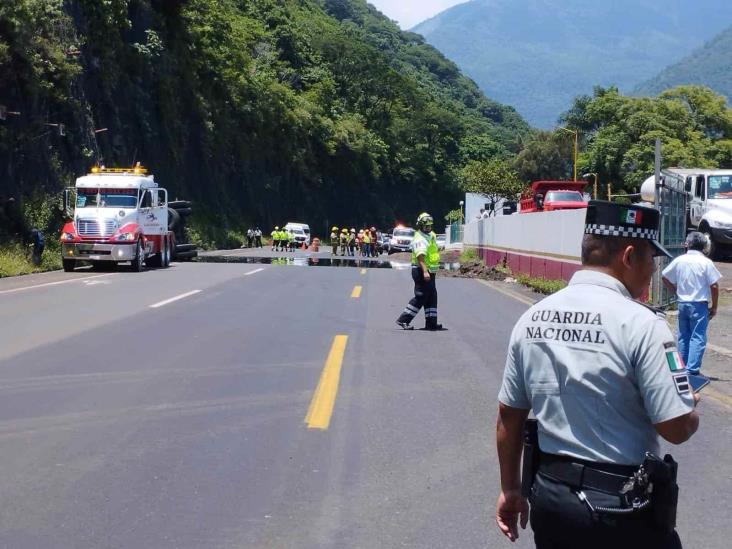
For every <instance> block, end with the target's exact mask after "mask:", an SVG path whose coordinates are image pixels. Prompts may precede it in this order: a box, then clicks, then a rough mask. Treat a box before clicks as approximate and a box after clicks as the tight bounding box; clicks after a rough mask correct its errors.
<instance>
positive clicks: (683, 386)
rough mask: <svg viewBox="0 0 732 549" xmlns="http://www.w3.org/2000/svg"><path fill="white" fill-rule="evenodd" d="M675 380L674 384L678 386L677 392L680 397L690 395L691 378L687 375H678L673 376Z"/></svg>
mask: <svg viewBox="0 0 732 549" xmlns="http://www.w3.org/2000/svg"><path fill="white" fill-rule="evenodd" d="M673 378H674V384H675V385H676V392H677V393H679V394H680V395H685V394H688V393H689V390H690V387H691V386H690V385H689V376H688V375H686V374H678V375H675V376H673Z"/></svg>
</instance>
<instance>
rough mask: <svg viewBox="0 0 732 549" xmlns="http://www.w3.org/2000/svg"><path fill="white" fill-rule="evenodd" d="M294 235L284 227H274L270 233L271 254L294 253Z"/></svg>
mask: <svg viewBox="0 0 732 549" xmlns="http://www.w3.org/2000/svg"><path fill="white" fill-rule="evenodd" d="M295 246H296V243H295V235H294V234H292V232H290V231H288V230H287V229H285V228H284V227H283V228H282V229H280V228H279V227H275V228H274V231H272V251H273V252H288V251H289V252H294V251H295Z"/></svg>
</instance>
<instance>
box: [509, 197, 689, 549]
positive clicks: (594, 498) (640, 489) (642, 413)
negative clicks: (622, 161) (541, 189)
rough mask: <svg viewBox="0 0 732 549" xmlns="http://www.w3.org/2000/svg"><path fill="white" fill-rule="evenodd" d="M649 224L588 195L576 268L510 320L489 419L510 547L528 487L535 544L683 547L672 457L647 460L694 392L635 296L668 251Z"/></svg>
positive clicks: (684, 424)
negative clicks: (533, 432)
mask: <svg viewBox="0 0 732 549" xmlns="http://www.w3.org/2000/svg"><path fill="white" fill-rule="evenodd" d="M658 226H659V213H658V211H657V210H655V209H652V208H645V207H641V206H625V205H619V204H614V203H611V202H602V201H590V203H589V206H588V208H587V213H586V220H585V236H584V239H583V241H582V265H583V269H582V270H580V271H578V272H577V273H576V274H575V275H574V276H573V277H572V279H571V281H570V283H569V285H568V286H567V288H565V289H563V290H561V291H559V292H557V293H556V294H554V295H552V296H550V297H548V298H546V299H544V300H543V301H541V302H539V303H537V304H536V305H534V306H533V307H531V308H530V309H529V310H528V311H527V312H526V313H524V315H523V316H522V317H521V318H520V319H519V321H518V322H517V324H516V326H515V327H514V330H513V333H512V334H511V340H510V343H509V348H508V357H507V360H506V368H505V371H504V377H503V385H502V387H501V391H500V394H499V396H498V400H499V409H498V422H497V427H496V438H497V446H498V458H499V464H500V478H501V492H500V495H499V497H498V503H497V506H496V522H497V523H498V527H499V529H500V530H501V531H502V532H503V534H505V535H506V536H507V537H508V538H509V539H510V540H511V541H514V540H515V539H516V538H517V537H518V527H517V522H518V521H519V520H520V523H521V527H522V528H525V527H526V522H527V518H528V511H529V507H528V503H527V501H526V499H524V497H522V492H523V494H526V495H528V496H529V498H528V501H529V502H530V503H531V513H530V515H531V527H532V529H533V531H534V540H535V542H536V546H537V548H540V549H544V548H560V547H561V548H566V549H571V548H582V549H587V548H590V549H600V548H606V547H607V548H609V547H613V548H616V549H618V548H631V547H642V548H643V549H652V548H653V549H655V548H658V549H662V548H663V549H665V548H678V547H681V542H680V540H679V538H678V535H677V534H676V532H675V531H674V526H675V506H674V498H673V495H674V493H675V492H674V490H677V489H678V488H677V487H676V484H675V468H674V464H675V462H673V460H672V458H671V457H670V456H666V458H665V460H664V461H659V460H658V459H654V458H651V457H650V456H649V455H648V454H646V452H650V453H651V454H655V455H658V453H659V435H660V436H661V437H662V438H664V439H665V440H667V441H669V442H671V443H674V444H681V443H682V442H685V441H686V440H688V439H689V438H690V437H691V436H692V435H693V434H694V433H695V432H696V430H697V428H698V426H699V417H698V415H697V413H696V411H695V409H694V408H695V406H696V403H697V402H698V396H697V395H694V394H693V393H692V392H691V390H690V387H689V382H688V376H687V374H686V371H685V369H684V365H683V363H681V361H680V359H679V358H678V352H677V350H676V344H675V343H674V337H673V335H672V334H671V332H670V331H669V328H668V325H667V324H666V321H665V320H664V319H663V318H662V315H661V314H659V313H657V312H656V311H655V310H653V309H651V308H649V307H647V306H645V305H643V304H642V303H640V302H638V301H636V300H637V299H639V298H640V297H641V295H642V294H643V293H644V291H645V290H646V289H647V288H648V285H649V282H650V280H651V276H652V274H653V272H654V268H655V266H654V261H653V258H654V256H656V255H661V254H665V255H668V252H667V251H666V250H665V249H664V248H663V247H662V246H661V245H660V244H658V243H657V242H656V239H657V238H658ZM529 411H533V413H534V415H535V416H536V420H537V422H538V464H537V463H536V462H534V463H533V464H531V465H530V466H527V461H524V473H525V474H527V470H528V471H535V470H536V471H537V472H536V474H535V475H531V474H529V479H528V480H529V482H528V483H526V482H525V483H524V485H523V486H522V484H521V480H520V479H519V470H520V467H519V461H520V460H521V454H522V429H523V426H524V422H525V420H526V418H527V416H528V414H529ZM530 421H531V420H530ZM527 424H528V423H527ZM524 452H525V453H526V454H527V455H526V456H525V457H524V459H525V460H526V458H527V457H528V455H529V453H528V452H526V450H525V451H524ZM531 455H533V453H532V454H531ZM641 464H643V467H644V469H643V470H641V469H640V466H641ZM644 471H645V472H644ZM649 471H651V472H653V473H649ZM634 473H638V476H637V477H634V476H633V475H634ZM523 480H524V481H526V478H525V479H523ZM532 482H533V485H532V484H531V483H532ZM649 484H653V486H652V487H650V488H649ZM520 488H524V490H523V491H522V490H520Z"/></svg>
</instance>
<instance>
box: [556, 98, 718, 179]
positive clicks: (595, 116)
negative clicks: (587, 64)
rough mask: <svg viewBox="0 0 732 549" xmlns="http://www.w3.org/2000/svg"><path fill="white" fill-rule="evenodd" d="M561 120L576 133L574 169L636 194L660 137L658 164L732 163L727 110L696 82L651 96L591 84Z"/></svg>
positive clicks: (702, 165)
mask: <svg viewBox="0 0 732 549" xmlns="http://www.w3.org/2000/svg"><path fill="white" fill-rule="evenodd" d="M562 122H563V123H564V124H565V125H566V126H567V127H570V128H574V129H577V130H579V132H580V151H581V153H580V156H579V161H578V164H579V167H578V173H584V172H595V173H597V174H598V175H599V177H600V181H601V182H605V183H612V184H613V185H614V188H615V189H623V190H625V191H626V192H637V191H638V189H639V186H640V184H641V183H642V182H643V180H644V179H645V178H646V177H648V176H649V175H651V174H652V173H653V165H654V150H655V147H654V144H655V140H656V138H660V139H661V142H662V146H663V158H664V161H663V163H664V166H678V167H694V168H718V167H729V166H732V109H730V108H729V107H727V105H726V101H725V98H724V97H722V96H720V95H717V94H716V93H714V92H713V91H711V90H710V89H708V88H704V87H701V86H679V87H677V88H673V89H670V90H667V91H665V92H663V93H662V94H661V95H659V96H658V97H655V98H646V97H627V96H623V95H621V94H620V93H619V92H618V90H617V88H600V87H598V88H595V91H594V94H593V95H592V96H591V97H590V96H582V97H579V98H577V99H576V100H575V102H574V104H573V106H572V108H571V109H570V110H569V111H567V112H566V113H565V114H564V115H563V117H562Z"/></svg>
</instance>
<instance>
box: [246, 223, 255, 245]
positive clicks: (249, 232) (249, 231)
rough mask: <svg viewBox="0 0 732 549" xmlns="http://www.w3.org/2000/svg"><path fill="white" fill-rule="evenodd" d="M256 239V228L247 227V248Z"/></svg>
mask: <svg viewBox="0 0 732 549" xmlns="http://www.w3.org/2000/svg"><path fill="white" fill-rule="evenodd" d="M253 241H254V230H253V229H252V228H251V227H249V228H248V229H247V248H251V247H252V242H253Z"/></svg>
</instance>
